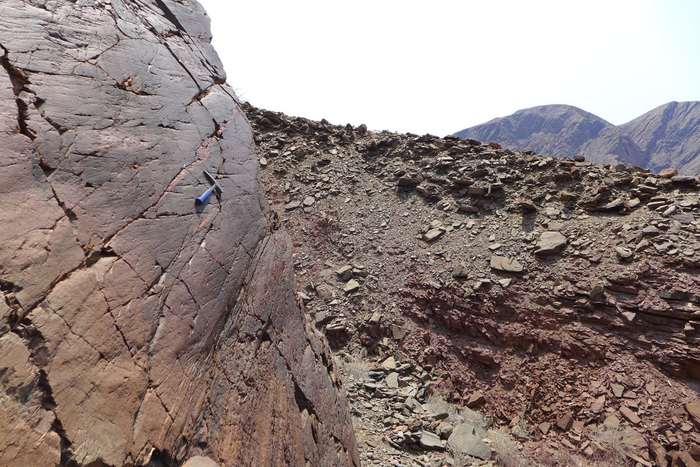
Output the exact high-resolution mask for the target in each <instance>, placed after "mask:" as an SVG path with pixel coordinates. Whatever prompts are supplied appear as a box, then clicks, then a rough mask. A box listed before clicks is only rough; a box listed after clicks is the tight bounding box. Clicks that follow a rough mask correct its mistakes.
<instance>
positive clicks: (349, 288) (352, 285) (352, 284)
mask: <svg viewBox="0 0 700 467" xmlns="http://www.w3.org/2000/svg"><path fill="white" fill-rule="evenodd" d="M359 288H360V283H359V282H357V281H356V280H355V279H350V280H349V281H348V283H347V284H345V287H343V292H345V293H351V292H355V291H356V290H358V289H359Z"/></svg>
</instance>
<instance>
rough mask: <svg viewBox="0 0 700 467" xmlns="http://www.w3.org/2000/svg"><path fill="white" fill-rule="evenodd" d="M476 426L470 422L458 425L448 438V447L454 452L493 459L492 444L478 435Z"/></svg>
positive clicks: (483, 458)
mask: <svg viewBox="0 0 700 467" xmlns="http://www.w3.org/2000/svg"><path fill="white" fill-rule="evenodd" d="M474 433H475V430H474V427H473V426H472V425H470V424H468V423H463V424H461V425H459V426H457V427H456V428H455V429H454V430H453V431H452V434H451V435H450V437H449V438H448V440H447V447H448V448H449V450H450V451H451V452H453V453H458V454H463V455H467V456H470V457H476V458H479V459H482V460H489V459H491V446H490V445H488V444H487V443H485V442H484V441H482V440H481V438H479V437H478V436H476V434H474Z"/></svg>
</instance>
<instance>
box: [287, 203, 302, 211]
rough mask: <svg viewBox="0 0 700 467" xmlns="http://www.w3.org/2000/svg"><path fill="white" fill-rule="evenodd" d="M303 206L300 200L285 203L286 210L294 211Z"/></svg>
mask: <svg viewBox="0 0 700 467" xmlns="http://www.w3.org/2000/svg"><path fill="white" fill-rule="evenodd" d="M299 207H301V202H299V201H290V202H289V203H287V204H285V205H284V210H285V211H292V210H294V209H297V208H299Z"/></svg>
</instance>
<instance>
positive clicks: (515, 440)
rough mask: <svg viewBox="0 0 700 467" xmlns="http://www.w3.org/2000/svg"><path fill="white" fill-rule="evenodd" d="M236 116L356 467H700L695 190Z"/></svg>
mask: <svg viewBox="0 0 700 467" xmlns="http://www.w3.org/2000/svg"><path fill="white" fill-rule="evenodd" d="M245 112H246V113H247V117H248V119H249V120H250V122H251V123H252V125H253V127H254V131H255V132H256V143H257V151H258V158H259V161H260V164H261V173H262V175H261V177H262V180H263V184H264V186H265V188H266V192H267V198H268V199H269V201H270V203H271V205H272V208H273V209H274V210H275V211H276V212H277V213H278V214H279V216H280V217H281V221H282V223H283V224H284V225H285V227H286V229H287V231H288V232H289V233H290V235H291V236H292V239H293V242H294V267H295V274H296V280H297V284H298V296H299V300H300V301H301V302H302V303H303V304H304V306H305V309H306V311H307V315H308V318H309V320H310V321H311V322H312V323H313V324H314V325H315V327H316V328H317V329H318V331H319V332H323V333H325V334H326V336H327V338H328V340H329V342H330V343H331V346H332V347H333V349H334V350H335V360H336V363H337V365H338V366H339V367H340V368H341V370H342V372H343V374H344V381H345V384H346V387H347V389H348V392H349V396H350V399H351V404H352V411H353V417H354V424H355V430H356V432H357V438H358V443H359V445H360V452H361V457H362V462H363V465H365V466H367V465H396V466H442V465H451V466H462V465H506V466H515V465H546V466H549V465H562V466H564V465H638V466H654V465H656V466H667V465H679V466H695V465H697V464H696V461H697V460H698V459H700V445H699V442H700V398H699V397H698V392H697V391H698V383H697V381H698V379H700V351H699V350H698V348H697V343H698V337H697V336H696V332H697V330H698V327H699V326H700V305H699V304H698V303H699V302H700V283H699V281H698V272H699V271H700V217H698V216H699V215H700V211H698V208H699V207H700V198H699V195H700V193H699V191H698V179H697V178H695V177H685V176H678V175H677V174H676V173H674V171H672V170H667V171H665V172H664V173H661V174H658V175H654V174H651V173H649V172H648V171H645V170H644V169H640V168H630V167H624V166H615V167H611V166H599V165H592V164H591V163H589V162H587V161H585V160H583V159H582V158H576V160H572V159H556V158H548V157H540V156H537V155H535V154H532V153H529V152H528V151H526V152H512V151H509V150H507V149H503V148H501V147H500V146H499V145H498V144H496V143H489V144H482V143H480V142H478V141H473V140H466V141H463V140H459V139H457V138H453V137H446V138H437V137H434V136H430V135H425V136H418V135H413V134H395V133H389V132H371V131H367V129H366V128H365V127H364V125H361V126H360V127H351V126H349V125H348V126H346V127H342V126H333V125H331V124H329V123H328V122H326V121H321V122H314V121H309V120H306V119H303V118H292V117H287V116H285V115H283V114H280V113H275V112H269V111H264V110H260V109H256V108H254V107H251V106H247V107H245Z"/></svg>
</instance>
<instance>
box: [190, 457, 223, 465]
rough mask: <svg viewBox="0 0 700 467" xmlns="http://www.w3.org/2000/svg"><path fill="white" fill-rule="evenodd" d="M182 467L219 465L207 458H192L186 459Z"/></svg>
mask: <svg viewBox="0 0 700 467" xmlns="http://www.w3.org/2000/svg"><path fill="white" fill-rule="evenodd" d="M182 467H219V464H217V463H216V462H214V461H213V460H211V459H210V458H208V457H204V456H194V457H190V458H189V459H187V462H185V464H184V465H183V466H182Z"/></svg>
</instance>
